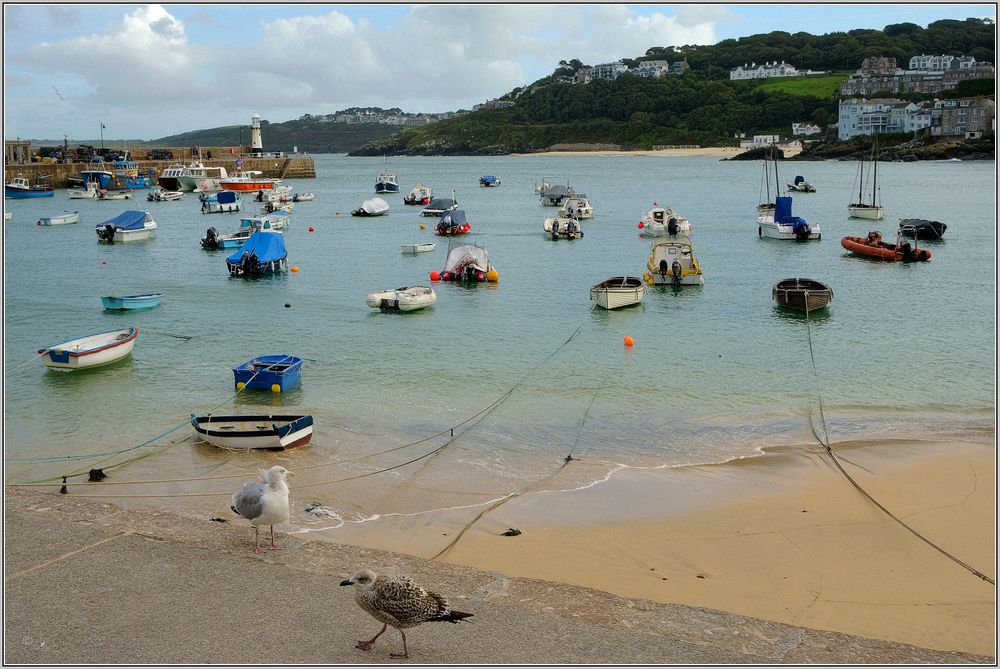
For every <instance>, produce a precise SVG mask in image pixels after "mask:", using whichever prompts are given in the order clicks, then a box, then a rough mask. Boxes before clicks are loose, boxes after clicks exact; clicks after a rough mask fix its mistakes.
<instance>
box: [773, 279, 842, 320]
mask: <svg viewBox="0 0 1000 669" xmlns="http://www.w3.org/2000/svg"><path fill="white" fill-rule="evenodd" d="M771 298H772V299H773V300H774V301H775V302H777V303H778V304H779V305H780V306H782V307H787V308H788V309H794V310H796V311H803V312H807V313H808V312H810V311H816V310H817V309H822V308H823V307H825V306H826V305H827V304H829V303H830V300H832V299H833V289H832V288H830V286H828V285H826V284H825V283H823V282H821V281H816V280H814V279H800V278H795V279H782V280H781V281H779V282H778V283H776V284H774V287H773V288H772V289H771Z"/></svg>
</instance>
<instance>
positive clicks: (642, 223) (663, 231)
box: [639, 202, 692, 237]
mask: <svg viewBox="0 0 1000 669" xmlns="http://www.w3.org/2000/svg"><path fill="white" fill-rule="evenodd" d="M639 229H640V230H642V236H643V237H668V236H669V237H673V236H676V235H690V234H691V230H692V228H691V223H690V222H688V220H687V219H686V218H684V217H683V216H681V215H680V214H678V213H677V212H676V211H674V210H673V209H670V208H669V207H661V206H660V205H658V204H656V202H653V208H652V209H650V210H649V211H647V212H646V213H645V214H643V216H642V218H641V219H640V220H639Z"/></svg>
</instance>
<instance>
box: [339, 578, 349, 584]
mask: <svg viewBox="0 0 1000 669" xmlns="http://www.w3.org/2000/svg"><path fill="white" fill-rule="evenodd" d="M340 584H341V585H351V579H347V580H345V581H341V582H340Z"/></svg>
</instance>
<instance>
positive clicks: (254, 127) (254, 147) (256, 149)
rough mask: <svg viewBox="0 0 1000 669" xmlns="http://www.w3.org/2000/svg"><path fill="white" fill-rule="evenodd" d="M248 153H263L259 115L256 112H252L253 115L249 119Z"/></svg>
mask: <svg viewBox="0 0 1000 669" xmlns="http://www.w3.org/2000/svg"><path fill="white" fill-rule="evenodd" d="M250 152H251V153H263V152H264V143H263V142H262V141H261V137H260V114H258V113H257V112H254V115H253V116H251V117H250Z"/></svg>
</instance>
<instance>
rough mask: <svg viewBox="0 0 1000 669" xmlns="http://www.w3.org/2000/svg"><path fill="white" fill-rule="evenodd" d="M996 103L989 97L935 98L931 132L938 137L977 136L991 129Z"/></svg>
mask: <svg viewBox="0 0 1000 669" xmlns="http://www.w3.org/2000/svg"><path fill="white" fill-rule="evenodd" d="M995 118H996V103H995V102H994V101H993V100H990V99H989V98H958V99H955V100H935V101H934V109H933V111H932V118H931V134H932V135H934V136H938V137H955V136H959V137H962V136H969V134H970V133H973V136H978V135H976V134H975V133H982V132H985V131H987V130H991V129H993V125H994V119H995Z"/></svg>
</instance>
